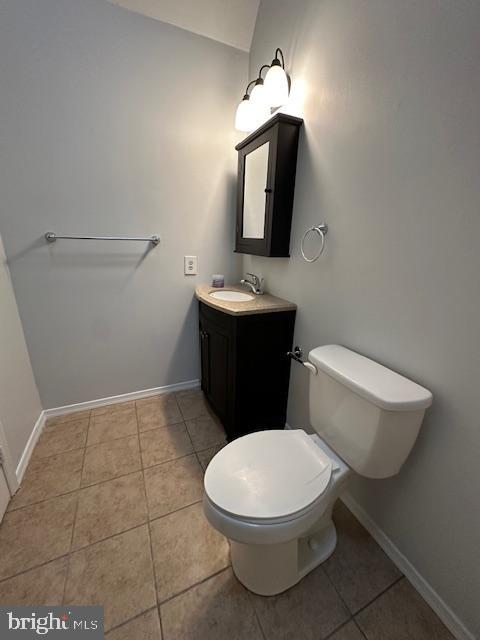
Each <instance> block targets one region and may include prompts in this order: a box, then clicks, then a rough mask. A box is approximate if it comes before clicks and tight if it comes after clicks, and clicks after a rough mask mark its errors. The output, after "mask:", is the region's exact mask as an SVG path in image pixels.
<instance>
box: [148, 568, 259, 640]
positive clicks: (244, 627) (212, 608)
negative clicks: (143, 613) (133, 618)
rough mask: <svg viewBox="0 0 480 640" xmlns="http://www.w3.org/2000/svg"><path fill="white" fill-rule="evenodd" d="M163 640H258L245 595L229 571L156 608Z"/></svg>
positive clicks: (254, 622) (256, 626) (251, 611)
mask: <svg viewBox="0 0 480 640" xmlns="http://www.w3.org/2000/svg"><path fill="white" fill-rule="evenodd" d="M160 613H161V617H162V626H163V633H164V640H227V639H228V640H261V639H262V633H261V631H260V627H259V624H258V621H257V619H256V617H255V613H254V610H253V606H252V603H251V602H250V599H249V596H248V593H247V591H246V590H245V589H244V588H243V587H242V586H241V585H240V583H239V582H237V580H236V579H235V578H234V576H233V573H232V571H231V570H230V569H228V570H227V571H223V572H222V573H221V574H220V575H217V576H214V577H213V578H210V580H207V581H206V582H203V583H202V584H200V585H198V586H196V587H194V588H193V589H189V590H188V591H187V592H186V593H182V594H181V595H179V596H177V597H176V598H173V600H169V601H168V602H166V603H165V604H163V605H162V606H161V607H160Z"/></svg>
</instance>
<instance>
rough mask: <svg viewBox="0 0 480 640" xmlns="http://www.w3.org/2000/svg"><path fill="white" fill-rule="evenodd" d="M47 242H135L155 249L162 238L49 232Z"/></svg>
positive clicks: (46, 236) (46, 237)
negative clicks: (75, 234)
mask: <svg viewBox="0 0 480 640" xmlns="http://www.w3.org/2000/svg"><path fill="white" fill-rule="evenodd" d="M45 240H46V241H47V242H56V241H57V240H133V241H134V242H151V243H152V244H153V246H154V247H156V246H157V244H159V243H160V236H156V235H154V236H150V237H149V238H129V237H121V236H59V235H57V234H56V233H54V232H53V231H47V233H46V234H45Z"/></svg>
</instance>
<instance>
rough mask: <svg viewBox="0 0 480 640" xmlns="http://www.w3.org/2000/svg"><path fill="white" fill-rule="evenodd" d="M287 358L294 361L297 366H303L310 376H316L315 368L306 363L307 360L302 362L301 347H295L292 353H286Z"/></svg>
mask: <svg viewBox="0 0 480 640" xmlns="http://www.w3.org/2000/svg"><path fill="white" fill-rule="evenodd" d="M287 356H288V357H289V358H291V359H292V360H295V362H298V363H299V364H301V365H303V366H304V367H305V369H308V370H309V371H310V373H311V374H312V375H314V376H316V375H317V373H318V370H317V367H316V366H315V365H314V364H312V363H311V362H308V360H302V358H303V351H302V349H301V347H298V346H296V347H295V348H294V350H293V351H287Z"/></svg>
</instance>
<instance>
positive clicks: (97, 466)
mask: <svg viewBox="0 0 480 640" xmlns="http://www.w3.org/2000/svg"><path fill="white" fill-rule="evenodd" d="M140 468H141V461H140V451H139V448H138V437H137V436H128V437H127V438H121V439H120V440H112V441H110V442H103V443H102V444H96V445H93V446H92V447H87V449H86V452H85V462H84V465H83V474H82V486H84V487H85V486H87V485H89V484H94V483H97V482H103V481H104V480H111V479H113V478H117V477H118V476H122V475H126V474H127V473H132V472H133V471H138V470H139V469H140Z"/></svg>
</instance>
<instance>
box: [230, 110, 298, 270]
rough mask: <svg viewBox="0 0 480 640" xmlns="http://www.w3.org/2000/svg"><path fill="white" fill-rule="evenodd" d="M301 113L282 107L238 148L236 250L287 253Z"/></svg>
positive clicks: (284, 254)
mask: <svg viewBox="0 0 480 640" xmlns="http://www.w3.org/2000/svg"><path fill="white" fill-rule="evenodd" d="M302 123H303V120H302V119H301V118H295V117H293V116H289V115H286V114H284V113H278V114H277V115H275V116H274V117H273V118H271V119H270V120H268V121H267V122H266V123H265V124H264V125H262V126H261V127H259V128H258V129H257V130H256V131H254V132H253V133H252V134H251V135H249V136H248V137H247V138H245V140H242V142H240V143H239V144H238V145H237V146H236V147H235V149H236V150H237V151H238V183H237V223H236V242H235V251H236V252H237V253H250V254H255V255H259V256H271V257H288V256H289V255H290V253H289V251H290V229H291V225H292V209H293V194H294V189H295V171H296V165H297V148H298V137H299V130H300V127H301V125H302Z"/></svg>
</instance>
